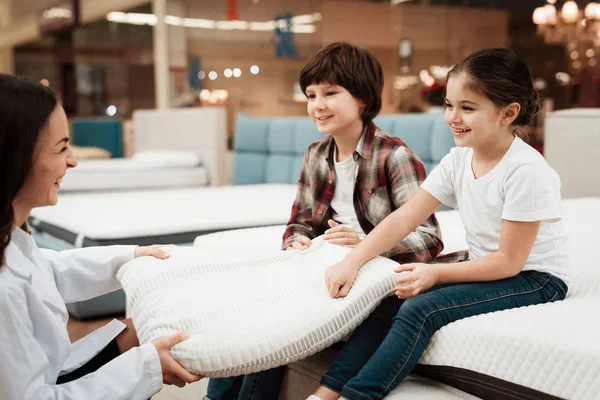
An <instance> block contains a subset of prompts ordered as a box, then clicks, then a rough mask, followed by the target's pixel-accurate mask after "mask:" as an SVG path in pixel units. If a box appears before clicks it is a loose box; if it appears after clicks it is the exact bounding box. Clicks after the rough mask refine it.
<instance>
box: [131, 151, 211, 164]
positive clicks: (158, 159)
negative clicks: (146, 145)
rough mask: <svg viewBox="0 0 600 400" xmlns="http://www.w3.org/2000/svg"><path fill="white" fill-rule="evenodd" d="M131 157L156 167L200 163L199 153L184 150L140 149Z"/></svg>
mask: <svg viewBox="0 0 600 400" xmlns="http://www.w3.org/2000/svg"><path fill="white" fill-rule="evenodd" d="M131 159H132V160H133V161H135V162H139V163H141V164H146V165H154V166H157V167H196V166H198V165H200V164H201V163H202V160H201V159H200V156H199V155H197V154H194V153H190V152H186V151H140V152H137V153H135V154H134V155H133V156H131Z"/></svg>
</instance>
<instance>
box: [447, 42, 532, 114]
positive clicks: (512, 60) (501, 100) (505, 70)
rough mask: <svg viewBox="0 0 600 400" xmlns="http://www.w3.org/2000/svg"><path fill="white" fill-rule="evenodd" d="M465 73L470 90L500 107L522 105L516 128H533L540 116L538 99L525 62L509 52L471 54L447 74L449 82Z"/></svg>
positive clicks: (492, 51) (499, 49) (512, 52)
mask: <svg viewBox="0 0 600 400" xmlns="http://www.w3.org/2000/svg"><path fill="white" fill-rule="evenodd" d="M461 73H464V74H465V76H466V77H467V80H468V81H469V85H470V87H471V89H473V90H475V91H477V92H479V93H481V94H483V95H484V96H486V97H487V98H489V99H490V100H492V101H493V102H494V103H495V104H496V105H497V106H499V107H505V106H507V105H509V104H510V103H519V104H520V105H521V111H520V112H519V115H518V116H517V118H516V119H515V120H514V122H513V125H515V126H527V125H530V124H531V122H532V120H533V117H534V116H535V115H536V114H537V112H538V95H537V93H536V91H535V89H534V87H533V79H532V78H531V72H529V68H527V64H526V63H525V60H523V58H521V56H519V55H518V54H517V53H515V52H514V51H512V50H509V49H503V48H493V49H482V50H479V51H476V52H475V53H473V54H471V55H470V56H468V57H467V58H465V59H464V60H462V61H461V62H459V63H458V64H456V65H455V66H454V68H452V69H451V70H450V72H448V79H449V78H450V77H451V76H453V75H460V74H461Z"/></svg>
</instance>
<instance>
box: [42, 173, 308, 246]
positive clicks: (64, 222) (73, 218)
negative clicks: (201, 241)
mask: <svg viewBox="0 0 600 400" xmlns="http://www.w3.org/2000/svg"><path fill="white" fill-rule="evenodd" d="M296 190H297V187H296V185H291V184H290V185H239V186H224V187H202V188H185V189H172V190H147V191H135V192H133V191H132V192H129V191H128V192H111V193H77V194H75V193H71V194H66V195H62V196H60V199H59V202H58V204H57V205H56V206H54V207H43V208H36V209H34V210H33V211H32V213H31V215H32V217H33V219H34V221H33V222H32V225H33V226H35V225H36V222H45V223H49V224H52V225H54V226H57V227H59V228H62V229H65V230H67V231H70V232H73V233H75V234H78V235H80V236H84V237H87V238H90V239H95V240H102V239H124V238H131V237H142V236H160V235H169V234H176V233H185V232H195V231H208V230H225V229H235V228H245V227H253V226H266V225H276V224H284V223H286V222H287V221H288V219H289V218H290V207H291V204H293V203H294V199H295V198H296Z"/></svg>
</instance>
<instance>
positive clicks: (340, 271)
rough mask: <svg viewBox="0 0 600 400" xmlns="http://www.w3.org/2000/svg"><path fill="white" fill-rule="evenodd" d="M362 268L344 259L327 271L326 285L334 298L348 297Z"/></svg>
mask: <svg viewBox="0 0 600 400" xmlns="http://www.w3.org/2000/svg"><path fill="white" fill-rule="evenodd" d="M359 268H360V266H358V267H357V266H355V265H352V264H351V263H349V262H348V261H346V259H343V260H342V261H340V262H339V263H336V264H333V265H332V266H331V267H329V268H327V269H326V270H325V285H326V286H327V291H328V292H329V296H331V297H332V298H336V297H346V295H347V294H348V292H349V291H350V288H351V287H352V284H353V283H354V280H355V279H356V274H358V270H359Z"/></svg>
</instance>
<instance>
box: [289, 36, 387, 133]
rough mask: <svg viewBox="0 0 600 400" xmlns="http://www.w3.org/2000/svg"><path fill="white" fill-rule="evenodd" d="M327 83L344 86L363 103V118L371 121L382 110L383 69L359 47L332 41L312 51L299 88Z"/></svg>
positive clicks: (303, 89)
mask: <svg viewBox="0 0 600 400" xmlns="http://www.w3.org/2000/svg"><path fill="white" fill-rule="evenodd" d="M322 82H327V83H330V84H332V85H338V86H341V87H343V88H345V89H346V90H347V91H349V92H350V94H351V95H352V96H354V97H355V98H357V99H359V100H361V101H362V102H363V103H365V109H364V110H363V113H362V121H363V123H364V124H365V125H367V124H369V123H371V121H373V119H374V118H375V117H376V116H377V114H379V111H381V93H382V92H383V68H382V67H381V64H380V63H379V61H378V60H377V58H375V56H373V54H371V52H370V51H369V50H367V49H364V48H362V47H358V46H354V45H352V44H350V43H346V42H335V43H331V44H329V45H327V46H325V47H323V48H322V49H321V50H319V51H318V52H317V53H315V54H314V55H313V56H312V57H311V58H310V60H309V61H308V63H307V64H306V65H305V66H304V68H303V69H302V72H300V88H301V89H302V93H304V94H306V88H307V87H308V86H310V85H313V84H319V83H322Z"/></svg>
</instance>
